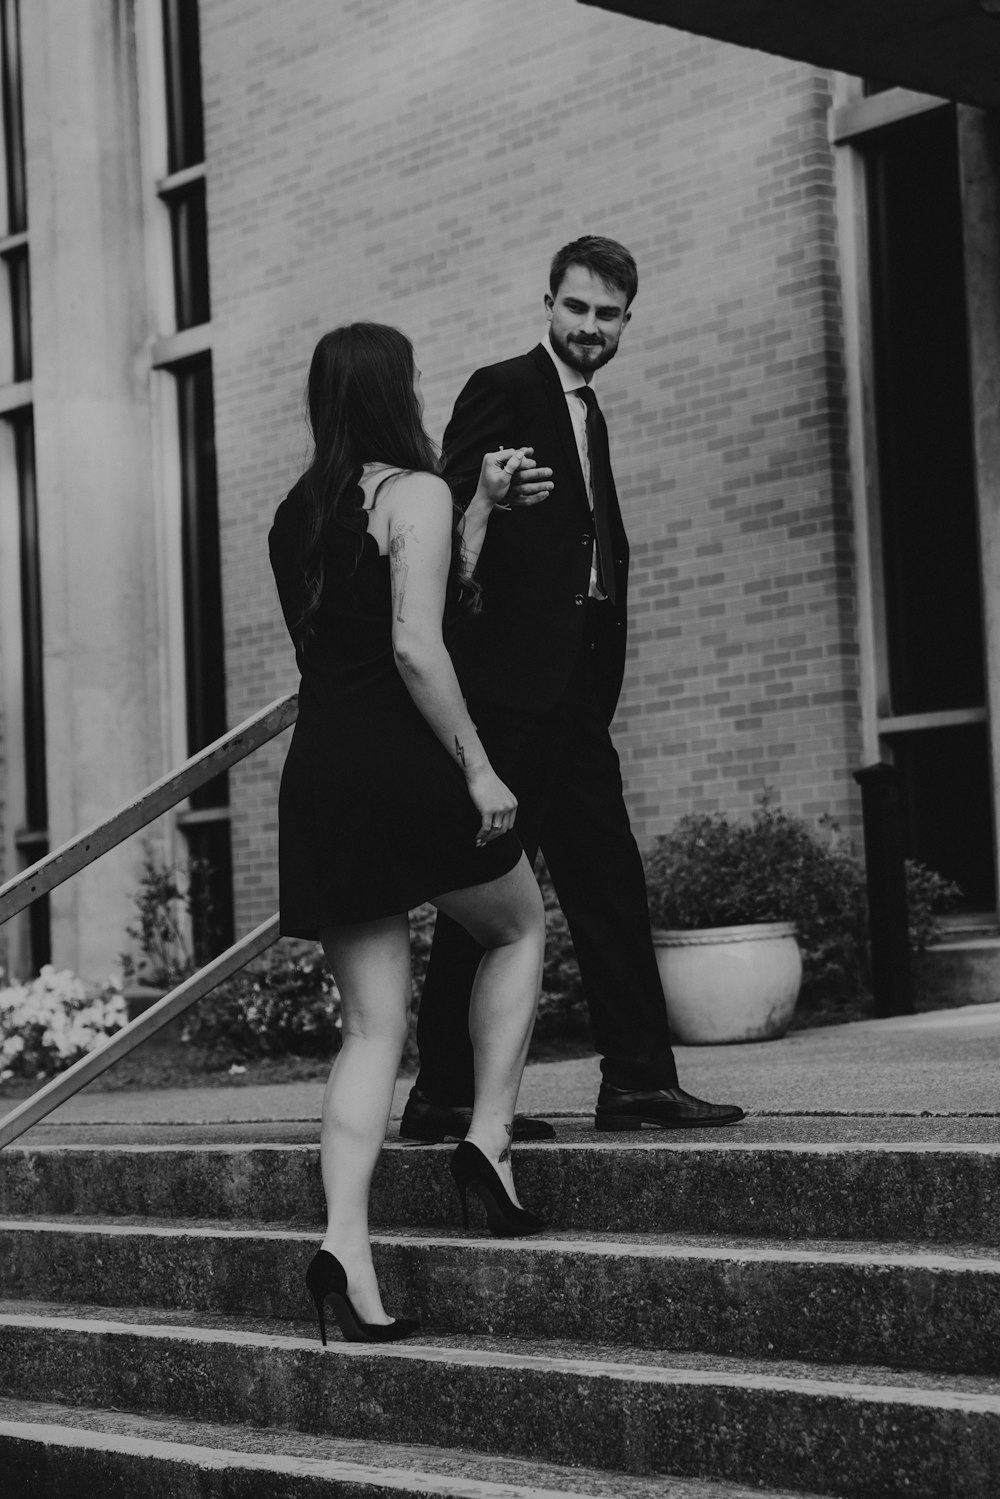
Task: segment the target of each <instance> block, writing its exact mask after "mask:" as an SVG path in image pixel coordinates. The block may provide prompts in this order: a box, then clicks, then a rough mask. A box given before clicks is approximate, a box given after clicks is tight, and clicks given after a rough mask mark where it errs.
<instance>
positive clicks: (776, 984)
mask: <svg viewBox="0 0 1000 1499" xmlns="http://www.w3.org/2000/svg"><path fill="white" fill-rule="evenodd" d="M653 942H654V945H655V947H656V957H657V962H658V963H659V967H660V979H661V981H662V983H663V993H664V995H665V997H666V1002H667V1016H668V1018H669V1020H670V1029H671V1031H672V1033H673V1036H674V1039H675V1040H676V1041H678V1042H680V1043H681V1044H682V1045H684V1046H714V1045H719V1044H722V1043H724V1042H733V1041H770V1040H773V1039H774V1038H775V1037H776V1036H783V1035H784V1033H785V1031H786V1030H787V1029H788V1025H789V1022H790V1021H791V1018H792V1011H793V1010H794V1009H795V1001H796V1000H797V999H798V997H799V987H800V985H801V983H802V954H801V952H800V951H799V944H798V943H797V942H796V940H795V927H794V926H793V925H792V923H791V922H788V921H773V922H761V923H758V924H757V925H755V926H717V927H705V928H704V929H702V930H701V931H693V932H662V931H654V933H653Z"/></svg>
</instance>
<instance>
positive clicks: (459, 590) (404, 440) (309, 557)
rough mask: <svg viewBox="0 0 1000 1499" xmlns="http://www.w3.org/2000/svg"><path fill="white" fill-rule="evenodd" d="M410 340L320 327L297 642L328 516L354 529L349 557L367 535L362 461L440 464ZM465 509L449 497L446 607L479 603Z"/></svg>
mask: <svg viewBox="0 0 1000 1499" xmlns="http://www.w3.org/2000/svg"><path fill="white" fill-rule="evenodd" d="M413 373H414V361H413V345H412V344H411V343H410V340H409V339H408V338H407V337H406V335H405V334H404V333H400V331H399V329H398V328H390V327H388V326H386V325H385V324H384V323H347V324H345V326H344V327H342V328H334V329H333V331H332V332H330V333H324V334H323V337H322V338H321V339H320V341H319V343H318V344H317V345H316V348H315V350H314V352H313V357H312V363H311V364H310V366H309V380H308V385H307V403H308V413H309V426H310V428H311V430H312V435H313V442H314V444H315V449H314V452H313V456H312V461H311V463H310V464H309V467H308V468H307V469H306V471H305V473H304V474H303V475H302V479H301V484H302V488H303V493H304V497H305V505H306V524H305V528H304V531H303V536H302V542H301V546H300V551H299V563H300V565H301V568H302V576H303V581H304V592H303V601H302V612H301V614H300V616H299V619H298V621H297V622H296V626H295V636H296V640H297V642H298V643H299V644H300V645H302V644H305V642H306V641H307V640H308V639H309V636H310V635H311V633H312V619H313V616H314V615H315V613H316V610H317V609H318V608H319V605H320V600H321V598H322V596H323V589H324V587H325V585H326V581H327V580H326V579H325V577H324V568H323V543H324V538H325V537H326V534H327V531H328V528H329V527H330V526H333V525H336V526H343V527H344V528H345V529H346V530H348V531H353V532H354V533H355V534H356V536H357V552H356V555H355V562H354V566H355V567H357V563H358V559H359V558H360V556H361V550H362V547H363V544H364V532H365V529H366V527H367V517H366V516H365V515H364V513H363V509H362V498H363V497H362V493H361V489H360V487H359V485H360V480H361V469H362V465H363V464H365V463H386V464H391V465H392V466H393V467H396V468H402V469H406V470H410V471H416V472H422V473H432V474H436V473H438V472H439V471H440V464H439V462H438V456H437V453H436V451H435V449H434V445H433V443H432V442H431V440H430V438H429V437H428V436H427V433H426V432H425V431H424V428H423V423H422V422H421V420H420V410H419V407H418V406H417V398H416V394H415V392H414V389H413ZM461 522H462V512H461V511H460V510H459V509H458V507H457V506H456V507H455V518H454V523H453V527H452V561H451V569H450V573H449V581H448V598H447V603H448V613H449V615H450V616H454V614H455V613H476V612H478V609H479V607H480V588H479V585H478V584H477V583H475V582H474V581H473V580H472V579H470V578H465V577H463V575H462V538H461Z"/></svg>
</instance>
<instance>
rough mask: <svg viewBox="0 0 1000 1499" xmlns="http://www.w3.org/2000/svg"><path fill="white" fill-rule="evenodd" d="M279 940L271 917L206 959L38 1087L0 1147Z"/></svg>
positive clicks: (0, 1128)
mask: <svg viewBox="0 0 1000 1499" xmlns="http://www.w3.org/2000/svg"><path fill="white" fill-rule="evenodd" d="M277 940H278V918H277V916H269V917H268V919H267V920H266V921H262V922H261V924H260V926H258V927H255V928H254V930H253V931H252V932H248V933H247V935H246V936H245V937H241V938H240V940H239V941H238V942H234V943H233V945H232V947H227V949H226V951H225V952H224V953H220V954H219V956H218V957H217V958H213V959H212V961H211V962H210V963H206V964H205V966H204V968H199V970H198V972H197V973H193V974H192V975H191V977H190V978H187V979H185V980H184V982H183V983H182V984H178V985H177V988H176V989H171V991H170V993H169V994H165V995H164V996H163V998H162V999H158V1000H157V1001H156V1003H155V1004H153V1005H150V1007H149V1009H148V1010H144V1011H143V1012H142V1014H141V1015H137V1016H136V1018H135V1019H134V1020H132V1021H130V1022H129V1024H128V1025H125V1026H122V1028H121V1030H120V1031H115V1033H114V1034H113V1035H111V1036H108V1038H107V1040H106V1041H102V1042H101V1043H100V1045H99V1046H95V1047H94V1049H93V1051H89V1052H88V1053H87V1055H86V1056H85V1057H81V1058H80V1060H79V1061H78V1062H74V1063H73V1066H72V1067H67V1069H66V1071H65V1072H60V1073H59V1075H58V1077H54V1078H53V1079H52V1081H51V1082H48V1083H46V1084H45V1087H44V1088H39V1090H38V1092H37V1093H32V1095H31V1097H30V1098H26V1099H25V1100H24V1102H23V1103H19V1104H18V1106H17V1108H15V1109H11V1111H10V1113H9V1114H5V1115H4V1117H3V1119H0V1150H2V1149H3V1147H4V1146H5V1145H9V1144H10V1143H11V1141H12V1140H16V1139H17V1137H18V1135H23V1134H24V1132H25V1130H28V1129H30V1128H31V1126H32V1125H33V1124H37V1123H38V1122H39V1120H41V1119H44V1118H45V1116H46V1115H47V1114H51V1113H52V1110H53V1109H57V1108H58V1107H59V1105H60V1104H62V1103H65V1102H66V1101H67V1099H70V1098H72V1097H73V1095H74V1094H75V1093H79V1091H80V1089H81V1088H83V1087H86V1085H87V1083H90V1082H93V1080H94V1078H95V1077H100V1075H101V1073H102V1072H106V1071H107V1070H108V1068H109V1067H112V1066H114V1064H115V1062H118V1061H120V1060H121V1058H122V1057H127V1056H129V1055H130V1054H131V1053H132V1052H133V1051H135V1049H136V1047H137V1046H141V1045H142V1043H143V1042H144V1041H148V1040H149V1038H150V1036H153V1035H155V1034H156V1032H157V1031H158V1030H162V1029H163V1027H164V1026H165V1025H166V1024H167V1023H168V1022H169V1021H171V1020H173V1019H174V1018H175V1016H177V1015H182V1014H183V1013H184V1011H185V1010H187V1009H190V1007H191V1006H192V1005H193V1004H197V1002H198V1000H199V999H203V998H204V997H205V995H206V994H208V993H209V992H210V991H211V990H212V989H214V988H215V987H216V985H217V984H221V983H222V981H223V980H224V979H227V978H230V977H231V976H232V975H233V974H234V973H238V972H239V970H240V969H241V968H244V967H245V966H246V965H247V963H250V962H252V960H253V959H254V958H257V957H259V956H260V954H261V953H262V952H266V951H267V949H268V948H269V947H270V946H271V944H272V943H273V942H276V941H277Z"/></svg>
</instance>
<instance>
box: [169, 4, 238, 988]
mask: <svg viewBox="0 0 1000 1499" xmlns="http://www.w3.org/2000/svg"><path fill="white" fill-rule="evenodd" d="M157 25H158V35H159V39H160V41H161V43H162V54H161V55H162V68H163V76H162V97H163V101H164V115H165V118H164V121H163V125H164V132H163V151H162V158H163V159H162V162H161V165H162V166H163V167H165V171H164V172H163V174H162V175H161V176H160V178H159V180H158V182H157V188H156V191H157V197H158V199H159V201H160V204H161V206H162V209H163V215H164V225H165V230H166V233H165V239H166V241H167V243H168V245H169V257H168V258H169V263H170V283H171V285H170V295H169V297H168V299H167V300H168V303H169V305H168V306H166V307H164V308H163V309H161V317H162V320H163V323H164V326H163V327H162V328H161V335H162V336H161V338H160V340H159V346H158V355H157V359H156V363H157V366H158V368H159V369H160V370H161V371H162V372H163V373H164V375H165V376H166V377H167V378H168V379H169V381H170V386H171V395H172V400H173V409H174V412H175V415H176V433H177V444H178V451H177V454H176V470H175V473H176V487H177V495H176V504H175V505H174V507H173V513H174V515H175V517H176V523H177V526H178V530H179V535H178V536H177V537H176V538H175V542H176V550H177V555H178V557H179V571H180V589H179V593H180V597H179V599H178V600H177V604H178V606H179V609H180V613H181V616H182V621H183V649H182V653H181V654H182V657H183V665H184V695H183V712H184V717H185V727H186V733H185V736H184V737H185V741H186V748H187V752H188V754H194V753H195V752H196V751H197V750H199V749H202V748H204V746H205V745H206V744H209V743H211V741H212V740H213V739H217V738H218V737H219V735H220V734H222V733H224V732H225V729H226V708H225V702H226V693H225V688H226V682H225V652H224V635H223V616H222V571H221V559H220V547H219V509H218V486H217V483H216V468H215V429H214V410H213V395H212V355H211V326H210V322H209V319H210V317H211V301H210V295H209V276H208V222H207V215H206V204H205V130H204V118H203V113H202V89H201V48H200V35H199V26H198V5H197V0H159V13H158V16H157ZM178 824H179V826H180V828H181V830H182V831H183V834H184V837H185V839H186V841H187V845H188V854H189V858H190V863H191V866H192V871H193V878H194V879H195V881H196V889H195V900H194V902H193V913H194V923H195V930H194V934H193V935H194V943H195V952H196V956H197V957H198V958H199V960H204V959H205V958H207V957H210V956H212V955H213V954H214V953H215V952H217V951H218V950H219V949H220V948H221V947H224V946H226V945H227V944H228V943H229V942H230V941H231V940H232V932H233V904H232V868H231V854H230V838H229V780H228V776H226V775H225V774H223V775H220V776H218V777H216V779H215V780H214V781H212V782H211V784H209V785H208V786H203V787H201V788H200V789H199V790H198V791H197V792H195V793H194V795H193V796H192V797H191V798H190V801H189V805H188V807H187V809H186V810H185V811H182V812H181V813H179V814H178Z"/></svg>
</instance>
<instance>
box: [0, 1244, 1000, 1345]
mask: <svg viewBox="0 0 1000 1499" xmlns="http://www.w3.org/2000/svg"><path fill="white" fill-rule="evenodd" d="M313 1248H314V1241H313V1240H311V1239H306V1238H303V1239H302V1240H291V1241H280V1240H278V1241H275V1240H268V1239H266V1238H260V1239H254V1238H238V1239H229V1238H226V1237H225V1236H221V1235H220V1236H219V1237H210V1236H205V1235H201V1234H198V1235H185V1234H183V1233H178V1235H177V1236H176V1237H171V1238H164V1237H163V1236H162V1235H158V1234H153V1235H144V1234H128V1235H121V1234H114V1233H111V1234H102V1233H96V1232H83V1231H81V1232H78V1233H67V1232H63V1231H54V1232H38V1231H34V1230H18V1229H6V1230H5V1231H4V1233H3V1235H2V1237H0V1285H2V1286H3V1288H4V1291H5V1294H6V1295H7V1296H9V1297H15V1296H16V1297H23V1298H25V1299H29V1300H32V1301H63V1302H65V1301H71V1302H78V1303H82V1304H91V1305H103V1306H119V1307H130V1306H145V1307H169V1308H178V1309H182V1310H190V1311H191V1312H192V1313H193V1314H230V1315H234V1316H239V1317H256V1316H260V1317H279V1318H282V1317H287V1318H289V1319H294V1320H296V1321H301V1320H302V1319H304V1318H307V1317H309V1316H310V1315H311V1302H310V1300H309V1298H308V1296H307V1293H306V1291H305V1287H304V1284H303V1274H304V1270H305V1266H306V1264H307V1263H308V1261H309V1258H310V1257H311V1255H312V1252H313ZM375 1259H376V1268H377V1269H378V1273H379V1279H380V1282H381V1285H382V1294H383V1297H384V1299H385V1302H386V1305H388V1306H389V1307H391V1308H394V1309H396V1310H397V1311H399V1312H400V1313H403V1312H409V1311H410V1310H411V1309H414V1308H415V1309H417V1310H419V1311H420V1313H421V1315H422V1316H423V1318H424V1322H425V1325H426V1326H427V1328H428V1330H429V1331H433V1332H435V1333H438V1334H449V1333H490V1334H495V1335H497V1336H503V1337H529V1338H531V1337H539V1338H552V1339H556V1340H559V1341H561V1342H565V1341H567V1340H580V1341H583V1342H586V1343H599V1344H603V1343H624V1344H627V1345H629V1346H631V1347H636V1348H659V1349H671V1350H677V1351H680V1350H698V1351H700V1352H705V1353H720V1354H732V1355H742V1356H745V1357H759V1358H802V1359H810V1360H817V1361H824V1362H828V1363H837V1362H847V1363H874V1364H890V1365H897V1366H901V1367H904V1368H915V1369H940V1370H945V1371H956V1372H961V1373H969V1374H972V1373H981V1374H991V1373H1000V1276H998V1275H994V1274H991V1273H988V1272H986V1271H975V1270H971V1269H970V1270H967V1271H966V1270H963V1271H953V1270H950V1269H948V1270H942V1269H933V1268H929V1267H926V1266H920V1265H915V1266H911V1267H902V1266H885V1265H864V1264H860V1265H858V1264H846V1265H845V1264H838V1263H830V1262H829V1261H825V1260H818V1261H808V1260H807V1261H796V1262H789V1261H787V1260H780V1259H775V1260H767V1261H761V1260H759V1259H755V1258H747V1259H740V1258H739V1257H733V1258H726V1259H721V1260H714V1259H705V1258H700V1257H697V1256H691V1257H690V1258H670V1259H655V1258H650V1257H647V1256H643V1255H630V1254H629V1253H628V1251H627V1250H623V1251H621V1252H620V1253H616V1254H614V1255H611V1254H608V1255H595V1254H586V1253H582V1252H575V1251H574V1250H573V1249H572V1247H569V1248H567V1249H564V1250H563V1249H559V1250H554V1249H539V1248H536V1247H535V1246H533V1245H532V1244H531V1243H530V1241H521V1242H519V1243H518V1244H516V1245H503V1246H500V1245H496V1246H493V1245H490V1246H489V1247H485V1246H484V1247H483V1248H480V1249H477V1248H476V1247H475V1245H474V1243H467V1244H466V1245H461V1246H460V1245H424V1244H403V1243H398V1242H389V1243H382V1244H377V1245H376V1246H375Z"/></svg>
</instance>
